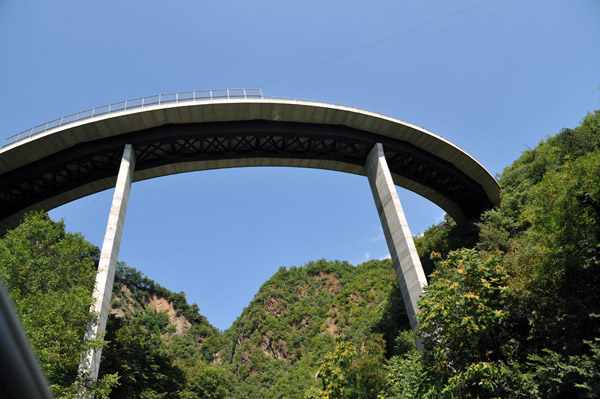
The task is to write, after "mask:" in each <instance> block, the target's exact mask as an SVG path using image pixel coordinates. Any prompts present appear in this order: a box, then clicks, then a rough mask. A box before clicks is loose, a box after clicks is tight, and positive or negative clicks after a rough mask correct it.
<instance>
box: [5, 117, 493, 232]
mask: <svg viewBox="0 0 600 399" xmlns="http://www.w3.org/2000/svg"><path fill="white" fill-rule="evenodd" d="M376 143H381V144H382V145H383V147H384V149H385V156H386V158H387V161H388V164H389V168H390V171H391V173H392V176H393V178H394V182H395V183H396V184H397V185H400V186H403V187H406V188H407V189H410V190H412V191H415V192H417V193H418V194H421V195H423V196H424V197H426V198H428V199H430V200H431V201H433V202H434V203H436V204H438V205H439V206H440V207H442V208H443V209H444V210H446V211H447V212H448V213H449V214H450V215H451V216H453V217H454V218H455V219H456V220H458V221H465V220H468V219H471V218H474V217H477V216H478V215H479V214H480V213H481V212H482V211H483V210H484V209H486V208H489V207H491V206H492V204H491V203H490V201H489V199H488V197H487V196H486V193H485V192H484V190H483V189H482V187H481V186H480V185H479V184H477V183H476V182H475V181H473V180H472V179H471V178H469V177H468V176H466V175H465V174H464V173H463V172H461V171H460V170H459V169H457V168H456V167H455V166H453V165H452V164H450V163H449V162H446V161H444V160H441V159H440V158H438V157H436V156H434V155H432V154H430V153H428V152H426V151H424V150H422V149H419V148H418V147H416V146H414V145H413V144H410V143H408V142H405V141H401V140H397V139H392V138H389V137H386V136H382V135H377V134H373V133H369V132H365V131H362V130H358V129H354V128H350V127H347V126H342V125H322V124H311V123H298V122H281V121H269V120H254V121H243V122H241V121H233V122H212V123H206V122H204V123H190V124H167V125H162V126H159V127H154V128H150V129H145V130H139V131H135V132H132V133H127V134H121V135H118V136H114V137H109V138H104V139H99V140H95V141H88V142H85V143H80V144H77V145H75V146H73V147H71V148H68V149H65V150H63V151H61V152H58V153H55V154H53V155H51V156H48V157H46V158H43V159H40V160H38V161H36V162H34V163H32V164H28V165H27V166H24V167H21V168H18V169H15V170H13V171H11V172H8V173H6V174H4V175H3V176H2V182H1V183H0V232H3V231H6V229H9V228H11V227H14V226H15V225H16V224H17V223H18V222H19V219H20V217H21V215H22V213H23V212H25V211H28V210H33V209H44V210H49V209H52V208H54V207H56V206H59V205H62V204H64V203H67V202H69V201H72V200H74V199H77V198H80V197H83V196H86V195H89V194H92V193H95V192H98V191H102V190H104V189H108V188H111V187H113V186H114V181H115V178H116V174H117V170H118V168H119V163H120V160H121V155H122V151H123V146H124V145H125V144H132V145H133V148H134V150H135V156H136V159H137V166H136V172H135V176H134V180H136V181H139V180H144V179H148V178H152V177H157V176H162V175H168V174H173V173H181V172H187V171H192V170H202V169H215V168H224V167H239V166H298V167H314V168H321V169H330V170H338V171H343V172H348V173H354V174H360V175H364V174H365V171H364V164H365V160H366V158H367V155H368V153H369V151H370V150H371V148H372V147H373V145H375V144H376Z"/></svg>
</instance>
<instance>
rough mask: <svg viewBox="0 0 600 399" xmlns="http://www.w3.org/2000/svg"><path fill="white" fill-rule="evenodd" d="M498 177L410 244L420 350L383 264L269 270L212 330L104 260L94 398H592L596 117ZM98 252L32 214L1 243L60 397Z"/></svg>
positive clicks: (6, 270)
mask: <svg viewBox="0 0 600 399" xmlns="http://www.w3.org/2000/svg"><path fill="white" fill-rule="evenodd" d="M499 179H500V183H501V185H502V187H503V192H502V202H501V204H500V206H499V207H498V208H496V209H492V210H489V211H487V212H486V213H485V214H484V215H482V217H481V219H480V220H479V221H476V222H475V223H474V224H472V225H467V226H457V225H455V224H454V223H453V222H452V220H450V219H448V220H446V221H444V222H443V223H442V224H440V225H439V226H434V227H432V228H430V229H429V230H427V231H426V232H425V233H424V235H423V236H422V237H419V238H417V240H416V244H417V248H418V250H419V253H420V256H421V258H422V259H423V260H424V264H425V266H426V268H427V269H428V270H431V271H433V270H434V269H435V271H434V272H433V273H431V275H430V285H429V286H428V287H427V289H426V292H425V294H424V296H423V298H422V300H421V312H420V313H419V315H418V318H419V322H420V329H419V331H418V334H419V337H420V340H421V342H422V343H423V345H424V347H425V351H424V352H417V351H416V350H415V347H414V344H413V343H412V335H411V333H410V332H409V331H408V324H407V320H406V315H405V314H404V309H403V305H402V302H401V299H400V295H399V292H398V291H399V290H398V287H397V283H396V282H395V276H394V272H393V269H392V266H391V263H390V261H389V260H387V261H370V262H367V263H365V264H362V265H359V266H357V267H354V266H352V265H349V264H348V263H345V262H338V261H335V262H328V261H324V260H321V261H317V262H311V263H308V264H307V265H305V266H304V267H291V268H289V269H286V268H281V269H280V270H279V271H278V272H277V273H276V274H275V275H274V276H273V277H272V278H271V279H269V280H268V281H267V282H265V284H264V285H263V286H262V287H261V289H260V290H259V292H258V293H257V295H256V296H255V298H254V299H253V301H252V302H251V303H250V304H249V306H248V307H247V308H246V309H244V311H243V312H242V314H241V315H240V317H239V318H238V319H237V320H236V322H235V323H234V324H233V326H232V327H231V328H230V329H228V330H227V331H226V332H224V333H220V332H219V331H217V330H216V329H215V328H214V327H212V326H211V325H210V324H209V323H208V321H207V320H206V319H205V318H204V317H203V316H201V315H200V314H199V309H198V307H197V305H189V304H188V303H187V301H186V299H185V295H184V294H183V293H172V292H170V291H168V290H166V289H165V288H163V287H160V286H159V285H158V284H155V283H154V282H153V281H151V280H149V279H148V278H146V277H144V276H143V274H141V273H140V272H138V271H136V270H134V269H131V268H129V267H127V266H125V265H124V264H120V265H119V268H118V273H117V277H116V283H115V287H114V290H115V291H114V294H115V295H114V300H113V304H112V308H111V313H112V316H111V317H110V319H109V328H108V331H107V335H106V338H107V341H108V343H107V345H106V347H105V349H104V356H103V362H102V370H101V374H102V376H103V379H102V380H101V383H100V384H99V387H98V388H99V389H98V393H99V395H98V396H99V397H108V396H110V397H144V398H184V399H188V398H241V397H243V398H281V397H285V398H302V397H306V398H310V399H315V398H414V397H423V398H494V397H503V398H521V397H523V398H536V397H540V398H541V397H544V398H563V397H569V398H594V397H598V396H600V290H598V284H599V283H600V281H599V280H600V112H598V111H597V112H596V113H594V114H589V115H588V116H587V117H586V118H585V119H584V121H583V123H582V124H581V126H579V127H577V128H574V129H565V130H563V131H562V132H560V133H559V134H558V135H556V136H554V137H550V138H548V139H547V140H545V141H544V142H542V143H540V144H539V145H538V146H537V147H536V148H535V149H533V150H528V151H525V152H524V153H523V155H522V156H521V157H520V158H519V159H518V160H516V161H515V162H514V163H513V164H512V165H511V166H510V167H508V168H506V169H505V170H504V172H503V174H502V175H501V176H500V177H499ZM432 253H433V255H432V256H430V254H432ZM97 257H98V250H97V248H95V247H94V246H92V245H90V244H89V243H87V242H85V240H84V239H83V238H82V237H81V236H80V235H78V234H71V233H67V232H66V231H65V228H64V225H63V223H61V222H58V223H56V222H52V221H50V220H49V219H48V217H47V216H46V215H45V214H42V213H34V214H30V215H28V216H27V218H26V220H25V222H24V223H23V224H22V225H21V226H19V227H18V228H17V229H15V230H13V231H11V232H8V233H7V234H6V236H5V237H4V238H2V240H0V274H1V275H2V277H3V279H4V281H5V284H6V285H7V288H8V290H9V293H10V295H11V298H12V299H13V301H14V302H15V306H16V307H17V310H18V311H19V313H20V316H21V319H22V322H23V325H24V327H25V330H26V332H27V335H28V336H29V338H30V341H31V343H32V346H33V348H34V351H35V352H36V354H37V356H38V358H39V360H40V364H41V367H42V369H43V370H44V372H45V373H46V375H47V377H48V380H49V382H50V384H51V386H52V390H53V392H54V393H55V395H56V396H57V397H72V396H73V395H74V394H75V386H74V384H73V382H74V379H75V376H76V371H77V364H78V361H79V353H81V351H82V350H83V349H84V348H83V341H82V339H81V337H83V332H84V331H85V326H86V323H87V322H88V321H89V320H90V315H89V314H88V309H89V305H90V303H91V288H92V285H93V280H94V274H95V268H96V264H97ZM111 388H112V392H109V391H110V390H111Z"/></svg>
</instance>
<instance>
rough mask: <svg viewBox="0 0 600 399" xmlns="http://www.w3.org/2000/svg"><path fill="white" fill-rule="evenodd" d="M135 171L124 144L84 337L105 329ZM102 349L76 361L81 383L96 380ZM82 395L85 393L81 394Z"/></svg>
mask: <svg viewBox="0 0 600 399" xmlns="http://www.w3.org/2000/svg"><path fill="white" fill-rule="evenodd" d="M134 170H135V153H134V151H133V147H132V145H131V144H126V145H125V150H124V151H123V158H122V159H121V166H120V168H119V174H118V176H117V184H116V185H115V193H114V195H113V200H112V205H111V207H110V214H109V216H108V223H107V226H106V234H105V236H104V242H103V244H102V251H101V252H100V262H99V263H98V273H97V274H96V285H95V287H94V293H93V296H94V301H93V303H92V306H91V307H90V312H93V313H97V314H98V320H97V321H96V322H93V323H90V324H88V326H87V331H86V333H85V340H86V341H88V340H93V339H97V338H102V335H103V333H104V331H105V329H106V321H107V319H108V308H109V305H110V298H111V294H112V287H113V282H114V278H115V269H116V265H117V257H118V255H119V247H120V245H121V236H122V233H123V224H124V223H125V212H126V211H127V202H128V201H129V192H130V190H131V180H132V178H133V172H134ZM101 354H102V348H99V349H90V350H88V351H87V352H85V353H84V354H83V356H82V359H81V362H80V363H79V378H80V380H82V382H85V381H92V382H95V381H97V380H98V371H99V369H100V355H101ZM84 396H86V395H85V393H84Z"/></svg>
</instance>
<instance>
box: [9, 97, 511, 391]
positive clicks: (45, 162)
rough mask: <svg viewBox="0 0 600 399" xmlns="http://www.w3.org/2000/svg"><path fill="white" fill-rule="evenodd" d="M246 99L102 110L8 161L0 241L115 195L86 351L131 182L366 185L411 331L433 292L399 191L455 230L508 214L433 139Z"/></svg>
mask: <svg viewBox="0 0 600 399" xmlns="http://www.w3.org/2000/svg"><path fill="white" fill-rule="evenodd" d="M190 93H191V92H190ZM245 93H246V91H245V90H244V96H243V98H219V99H214V98H211V99H210V100H201V101H195V100H190V97H189V96H187V97H184V98H185V100H182V101H179V100H176V101H171V100H169V101H168V102H166V103H161V101H160V100H159V101H158V102H155V103H151V104H150V105H148V104H146V105H144V99H142V101H141V104H142V105H141V106H139V105H135V106H130V107H128V104H129V103H128V102H123V103H119V104H121V105H119V106H118V107H116V111H115V109H114V108H113V111H112V112H110V107H109V108H108V109H109V112H108V113H107V112H103V113H102V114H101V115H97V114H96V116H93V115H94V112H95V110H96V109H94V110H92V112H91V115H90V116H93V117H86V118H87V119H85V120H79V121H77V120H76V121H70V122H69V123H68V124H67V125H62V121H63V119H61V120H60V121H61V123H56V124H54V125H52V124H50V125H49V124H46V127H45V128H44V129H43V131H42V132H39V133H38V132H36V131H34V129H32V130H31V133H35V134H34V135H32V136H31V137H26V138H24V139H22V140H21V139H20V137H18V138H17V140H18V141H14V142H11V143H10V144H9V145H7V146H5V147H4V148H3V149H2V150H0V233H1V232H4V231H6V229H9V228H11V227H14V226H16V225H17V224H18V222H19V220H20V218H21V216H22V214H23V213H24V212H26V211H29V210H36V209H44V210H50V209H52V208H54V207H57V206H59V205H62V204H65V203H67V202H70V201H73V200H75V199H77V198H80V197H83V196H86V195H90V194H93V193H96V192H98V191H102V190H105V189H108V188H112V187H115V193H114V197H113V203H112V206H111V210H110V215H109V220H108V225H107V229H106V235H105V238H104V242H103V245H102V252H101V255H100V260H99V265H98V275H97V277H96V286H95V289H94V304H93V305H92V309H91V311H94V312H98V313H99V315H100V316H99V319H98V321H97V322H95V323H92V324H90V325H89V326H88V331H87V333H86V339H93V338H95V337H97V336H99V335H101V334H102V333H103V332H104V329H105V326H106V318H107V316H108V308H109V304H110V297H111V292H112V285H113V279H114V272H115V266H116V262H117V256H118V251H119V245H120V241H121V232H122V229H123V224H124V219H125V212H126V209H127V202H128V198H129V191H130V188H131V183H132V182H133V181H139V180H144V179H149V178H153V177H158V176H164V175H169V174H174V173H182V172H189V171H196V170H204V169H218V168H230V167H245V166H294V167H308V168H319V169H329V170H336V171H341V172H347V173H354V174H358V175H365V176H367V178H368V180H369V184H370V186H371V190H372V192H373V197H374V199H375V204H376V206H377V211H378V214H379V216H380V219H381V223H382V227H383V231H384V235H385V237H386V241H387V244H388V248H389V250H390V255H391V257H392V262H393V264H394V268H395V269H396V275H397V278H398V282H399V284H400V289H401V291H402V297H403V300H404V303H405V306H406V310H407V313H408V316H409V319H410V322H411V325H412V326H413V328H414V327H415V326H416V319H415V317H414V315H415V313H416V312H417V311H418V306H417V301H418V299H419V296H420V295H421V294H422V292H423V287H424V286H425V285H426V284H427V280H426V278H425V274H424V273H423V269H422V267H421V264H420V261H419V258H418V255H417V252H416V249H415V246H414V242H413V240H412V235H411V233H410V230H409V228H408V225H407V222H406V218H405V216H404V212H403V210H402V206H401V204H400V201H399V199H398V195H397V193H396V189H395V185H399V186H402V187H404V188H407V189H409V190H412V191H414V192H416V193H418V194H420V195H422V196H424V197H426V198H428V199H430V200H431V201H433V202H434V203H436V204H437V205H439V206H440V207H441V208H442V209H444V210H445V211H446V212H447V213H448V214H450V215H451V216H452V217H453V218H454V219H455V220H456V221H458V222H465V221H468V220H470V219H473V218H476V217H477V216H479V215H480V214H481V212H482V211H484V210H485V209H487V208H490V207H492V206H494V205H497V204H498V202H499V199H500V190H499V186H498V184H497V182H496V180H495V179H494V178H493V177H492V176H491V175H490V174H489V173H488V172H487V171H486V170H485V168H484V167H483V166H481V165H480V164H479V163H478V162H477V161H476V160H475V159H474V158H473V157H471V156H470V155H469V154H467V153H466V152H465V151H463V150H461V149H460V148H459V147H457V146H456V145H454V144H452V143H451V142H449V141H448V140H445V139H443V138H442V137H440V136H438V135H435V134H433V133H431V132H429V131H427V130H425V129H422V128H419V127H417V126H414V125H412V124H409V123H406V122H403V121H401V120H398V119H394V118H390V117H387V116H383V115H380V114H376V113H372V112H367V111H364V110H360V109H356V108H352V107H346V106H340V105H332V104H326V103H319V102H310V101H298V100H286V99H269V98H263V97H262V95H260V96H254V97H247V96H246V95H245ZM227 94H228V95H229V91H227ZM211 96H212V92H211ZM158 98H159V99H160V97H158ZM175 98H176V99H178V98H179V97H177V96H176V97H175ZM195 98H196V92H193V99H195ZM134 101H137V100H134ZM123 104H124V105H123ZM134 104H137V103H134ZM102 108H105V107H102ZM78 115H79V114H78ZM61 125H62V126H61ZM49 126H50V127H51V126H56V127H54V128H50V129H48V127H49ZM115 182H116V183H115ZM417 345H419V343H418V342H417ZM99 364H100V350H93V351H90V352H88V353H86V355H85V356H84V358H83V360H82V363H81V365H80V377H81V378H82V379H92V380H95V379H96V378H97V375H98V370H99Z"/></svg>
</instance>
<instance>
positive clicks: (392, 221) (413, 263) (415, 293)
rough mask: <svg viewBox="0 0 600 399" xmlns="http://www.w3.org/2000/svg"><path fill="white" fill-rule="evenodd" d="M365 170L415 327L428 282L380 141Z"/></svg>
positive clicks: (410, 317)
mask: <svg viewBox="0 0 600 399" xmlns="http://www.w3.org/2000/svg"><path fill="white" fill-rule="evenodd" d="M365 170H366V172H367V177H368V178H369V184H370V185H371V191H372V192H373V198H374V199H375V205H377V212H378V213H379V218H380V219H381V225H382V227H383V233H384V235H385V240H386V241H387V245H388V248H389V250H390V256H391V257H392V263H393V264H394V269H396V278H397V279H398V283H399V284H400V291H401V292H402V299H403V300H404V306H405V307H406V313H408V318H409V319H410V326H411V327H412V329H413V330H414V329H415V328H416V326H417V319H416V318H415V314H416V313H417V312H418V306H417V301H418V300H419V297H420V296H421V294H422V293H423V287H424V286H426V285H427V279H426V278H425V272H424V271H423V266H421V261H420V259H419V255H418V254H417V249H416V248H415V242H414V241H413V238H412V235H411V234H410V230H409V228H408V223H407V222H406V217H405V216H404V212H403V211H402V205H400V199H399V198H398V193H397V192H396V186H395V185H394V181H393V180H392V174H391V173H390V169H389V168H388V164H387V161H386V160H385V155H384V153H383V146H382V145H381V144H380V143H377V144H375V146H374V147H373V149H372V150H371V152H369V155H368V156H367V162H366V164H365ZM417 345H418V346H420V343H419V342H417Z"/></svg>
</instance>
